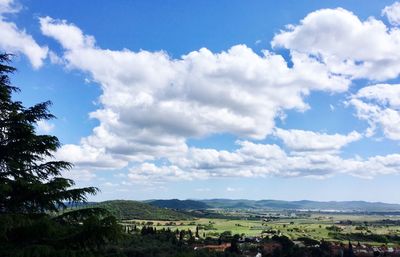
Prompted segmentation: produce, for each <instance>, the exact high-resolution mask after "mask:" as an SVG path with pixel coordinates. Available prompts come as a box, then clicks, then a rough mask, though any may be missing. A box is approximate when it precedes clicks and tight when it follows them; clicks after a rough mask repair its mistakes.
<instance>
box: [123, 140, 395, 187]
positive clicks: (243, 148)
mask: <svg viewBox="0 0 400 257" xmlns="http://www.w3.org/2000/svg"><path fill="white" fill-rule="evenodd" d="M238 144H239V146H240V147H239V148H238V149H237V150H235V151H232V152H229V151H217V150H214V149H199V148H190V149H189V151H188V152H187V153H185V154H183V155H181V156H179V157H177V158H175V159H171V164H165V165H161V166H156V165H155V164H151V163H144V164H141V165H140V166H138V167H137V168H133V169H131V170H130V174H129V179H130V180H131V181H132V182H134V183H141V184H142V183H144V184H146V183H147V184H151V183H154V182H157V183H163V182H166V181H171V180H182V179H183V180H197V179H207V178H214V177H247V178H258V177H268V176H280V177H300V176H302V177H312V178H326V177H330V176H333V175H336V174H349V175H352V176H357V177H361V178H373V177H375V176H378V175H384V174H400V155H399V154H392V155H387V156H372V157H370V158H366V159H363V158H360V157H358V156H357V157H354V158H349V159H344V158H341V157H340V156H339V155H338V154H337V153H335V152H309V153H308V154H304V155H298V154H296V153H294V154H292V153H286V152H285V151H283V150H282V149H281V148H280V147H279V146H277V145H270V144H256V143H252V142H249V141H240V142H238ZM183 171H184V172H183Z"/></svg>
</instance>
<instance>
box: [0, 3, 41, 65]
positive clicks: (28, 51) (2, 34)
mask: <svg viewBox="0 0 400 257" xmlns="http://www.w3.org/2000/svg"><path fill="white" fill-rule="evenodd" d="M19 9H20V8H19V7H18V6H17V5H16V4H15V3H14V1H13V0H0V49H3V50H5V51H7V52H10V53H22V54H24V55H26V56H27V57H28V59H29V61H30V62H31V64H32V66H33V67H34V68H36V69H37V68H39V67H40V66H42V65H43V61H44V59H45V58H46V56H47V52H48V48H47V47H46V46H40V45H39V44H38V43H36V41H35V40H34V39H33V37H32V36H31V35H29V34H27V33H26V31H25V30H23V29H20V28H18V27H17V25H16V24H15V23H13V22H10V21H7V19H6V14H11V13H16V12H18V11H19Z"/></svg>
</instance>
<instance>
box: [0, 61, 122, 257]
mask: <svg viewBox="0 0 400 257" xmlns="http://www.w3.org/2000/svg"><path fill="white" fill-rule="evenodd" d="M9 60H10V55H7V54H0V256H24V257H28V256H102V254H101V253H102V252H103V248H104V246H105V245H107V244H110V243H113V242H115V241H116V240H118V239H119V238H120V235H121V234H120V231H121V229H120V227H119V225H118V224H117V221H116V219H115V218H114V217H112V216H110V214H109V213H108V212H105V211H104V210H100V209H92V210H89V209H86V210H76V211H74V212H68V213H66V214H64V215H61V216H59V217H55V218H54V215H53V216H51V215H50V213H53V214H54V213H57V211H58V210H59V209H60V208H65V207H66V205H65V202H81V201H86V196H87V194H95V193H96V192H97V188H94V187H87V188H71V187H72V186H73V185H74V182H73V181H72V180H70V179H66V178H63V177H62V176H61V172H62V171H64V170H68V169H70V168H71V167H72V165H71V164H70V163H68V162H64V161H56V160H53V153H54V151H56V150H57V149H58V147H59V146H60V142H59V141H58V139H57V137H55V136H50V135H37V134H36V131H35V125H36V123H37V122H38V121H40V120H48V119H52V118H54V116H53V115H52V114H51V113H50V112H49V111H48V107H49V106H50V104H51V103H50V102H44V103H39V104H36V105H34V106H32V107H28V108H26V107H24V106H23V105H22V103H21V102H18V101H13V100H12V96H11V94H12V93H13V92H18V91H19V89H18V88H16V87H13V86H11V84H10V79H9V74H10V73H12V72H14V71H15V69H14V68H13V67H11V66H9V65H8V63H9Z"/></svg>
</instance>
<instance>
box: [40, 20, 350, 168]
mask: <svg viewBox="0 0 400 257" xmlns="http://www.w3.org/2000/svg"><path fill="white" fill-rule="evenodd" d="M40 23H41V29H42V32H43V34H45V35H47V36H49V37H53V38H54V39H56V40H57V41H58V42H59V43H60V44H61V45H62V46H63V48H64V49H65V52H64V56H63V58H64V60H65V61H66V63H67V65H68V67H70V68H75V69H79V70H82V71H85V72H87V73H88V74H90V76H91V79H93V80H94V81H96V82H98V83H99V84H100V85H101V88H102V90H103V93H102V95H101V96H100V103H101V104H102V107H103V108H101V109H98V110H97V111H95V112H93V113H91V114H90V117H92V118H95V119H97V120H99V121H100V125H99V126H98V127H96V128H95V129H94V131H93V134H92V135H91V136H89V137H87V138H85V139H83V143H82V144H81V146H79V147H82V146H83V147H84V146H85V145H88V146H89V147H95V148H96V149H103V150H102V151H103V152H105V153H107V154H110V155H112V156H113V157H118V158H126V159H127V160H130V161H132V160H135V161H141V160H142V161H143V160H147V159H152V158H155V157H160V156H165V155H167V156H170V155H174V154H176V153H179V152H182V151H185V150H186V148H187V146H186V143H185V141H186V139H187V138H193V137H203V136H207V135H211V134H214V133H225V132H226V133H231V134H235V135H237V136H239V137H245V138H252V139H263V138H265V137H266V136H267V135H268V134H270V133H271V132H272V129H273V128H274V126H275V123H274V119H275V118H276V116H277V115H278V113H279V112H280V111H282V110H288V109H295V110H299V111H304V110H306V109H307V108H309V106H308V105H307V103H305V102H304V101H303V97H304V96H306V95H308V94H309V92H310V91H311V90H321V91H329V92H342V91H345V90H346V89H347V87H348V86H349V84H350V81H349V80H347V79H345V78H343V77H341V76H337V75H335V74H332V73H330V72H328V71H327V70H326V69H325V66H324V65H322V64H320V63H319V62H317V61H315V60H311V59H309V58H306V56H304V55H302V54H298V55H296V56H294V57H293V63H294V65H293V67H292V68H289V67H288V65H287V63H286V61H285V60H284V58H283V57H282V56H280V55H276V54H273V53H271V52H268V51H264V52H263V55H262V56H260V55H258V54H256V53H254V52H253V50H252V49H250V48H248V47H247V46H245V45H236V46H233V47H232V48H230V49H228V50H227V51H223V52H220V53H213V52H211V51H210V50H208V49H206V48H202V49H200V50H198V51H193V52H190V53H188V54H187V55H184V56H182V57H181V58H179V59H171V57H170V56H168V55H167V54H166V53H165V52H148V51H144V50H143V51H139V52H133V51H129V50H126V49H125V50H122V51H113V50H107V49H101V48H99V47H98V46H96V44H95V39H94V37H92V36H88V35H85V34H84V33H83V32H82V31H81V30H80V29H79V28H78V27H77V26H75V25H73V24H69V23H67V22H66V21H60V20H54V19H52V18H50V17H45V18H41V19H40ZM71 149H72V147H71ZM75 149H76V150H78V148H75ZM93 160H95V159H93Z"/></svg>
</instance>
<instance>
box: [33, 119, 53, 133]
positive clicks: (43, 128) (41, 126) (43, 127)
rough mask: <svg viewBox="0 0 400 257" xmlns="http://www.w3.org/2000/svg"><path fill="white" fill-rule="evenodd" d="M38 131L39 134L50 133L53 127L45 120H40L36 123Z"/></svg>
mask: <svg viewBox="0 0 400 257" xmlns="http://www.w3.org/2000/svg"><path fill="white" fill-rule="evenodd" d="M36 125H37V127H38V130H39V132H40V133H49V132H51V131H52V130H53V129H54V127H55V125H54V124H53V123H50V122H48V121H45V120H40V121H38V122H37V123H36Z"/></svg>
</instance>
